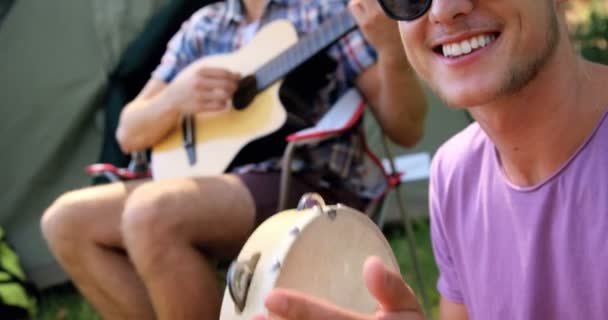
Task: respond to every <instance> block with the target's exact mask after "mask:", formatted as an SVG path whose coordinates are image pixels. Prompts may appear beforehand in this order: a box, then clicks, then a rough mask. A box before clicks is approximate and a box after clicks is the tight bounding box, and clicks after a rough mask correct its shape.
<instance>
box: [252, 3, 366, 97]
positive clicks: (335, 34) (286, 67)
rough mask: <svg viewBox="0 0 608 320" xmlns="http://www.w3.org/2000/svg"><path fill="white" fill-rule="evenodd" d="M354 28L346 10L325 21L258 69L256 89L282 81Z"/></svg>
mask: <svg viewBox="0 0 608 320" xmlns="http://www.w3.org/2000/svg"><path fill="white" fill-rule="evenodd" d="M356 26H357V24H356V22H355V20H354V18H353V17H352V15H351V14H350V11H348V10H343V11H342V12H340V13H339V14H338V15H336V16H334V17H332V18H331V19H330V20H327V21H325V22H324V23H322V24H321V25H320V26H319V28H317V29H316V30H315V31H313V32H311V33H309V34H308V35H306V36H305V37H303V38H302V39H301V40H300V41H298V42H297V43H296V44H294V45H293V46H291V47H290V48H289V49H287V50H285V51H284V52H283V53H281V54H280V55H279V56H277V57H276V58H274V59H273V60H271V61H270V62H268V63H266V64H265V65H263V66H262V67H261V68H260V69H258V71H256V73H255V79H256V82H257V89H258V90H263V89H265V88H267V87H268V86H270V85H271V84H273V83H274V82H276V81H277V80H279V79H282V78H283V77H285V76H286V75H287V74H288V73H289V72H291V71H292V70H294V69H295V68H297V67H298V66H300V65H301V64H302V63H303V62H305V61H306V60H308V59H310V58H311V57H313V56H314V55H316V54H317V53H319V52H320V51H321V50H323V49H325V48H327V47H329V46H330V45H331V44H333V43H334V42H336V41H338V39H340V37H342V36H343V35H344V34H346V33H347V32H349V31H351V30H353V29H355V27H356Z"/></svg>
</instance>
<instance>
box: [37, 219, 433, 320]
mask: <svg viewBox="0 0 608 320" xmlns="http://www.w3.org/2000/svg"><path fill="white" fill-rule="evenodd" d="M385 233H386V236H387V238H388V239H389V242H390V244H391V246H392V247H393V250H394V252H395V255H396V256H397V260H398V261H399V266H400V269H401V273H402V274H403V277H404V279H405V280H406V281H407V282H408V283H409V284H410V286H412V288H413V289H414V291H416V292H417V294H418V295H419V292H420V290H419V288H418V287H417V283H416V277H415V274H414V271H413V270H414V269H413V267H412V261H411V259H410V258H409V250H408V246H407V242H406V240H405V234H404V232H403V229H402V228H399V227H398V226H391V227H388V228H387V231H386V232H385ZM414 236H415V242H416V255H417V258H418V262H419V264H420V268H421V270H422V275H423V283H424V285H425V287H426V292H427V294H428V295H429V298H430V299H429V300H430V305H431V315H432V317H433V319H435V318H436V317H437V303H438V300H439V297H438V295H437V292H436V290H435V282H436V280H437V267H436V266H435V261H434V258H433V254H432V250H431V243H430V236H429V225H428V222H426V221H419V222H417V223H415V225H414ZM419 296H420V295H419ZM37 319H40V320H89V319H91V320H93V319H100V317H99V316H98V315H97V314H96V313H95V311H94V310H93V308H92V307H91V305H89V304H88V303H87V301H86V300H85V299H84V298H83V297H82V296H81V295H80V294H79V293H78V291H76V290H75V289H74V287H73V286H71V285H69V284H68V285H62V286H59V287H54V288H51V289H48V290H45V291H43V292H42V294H41V297H40V304H39V314H38V317H37Z"/></svg>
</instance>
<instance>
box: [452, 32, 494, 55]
mask: <svg viewBox="0 0 608 320" xmlns="http://www.w3.org/2000/svg"><path fill="white" fill-rule="evenodd" d="M494 40H496V36H495V35H481V36H476V37H473V38H470V39H467V40H463V41H460V42H458V43H449V44H444V45H443V46H442V50H443V56H444V57H459V56H462V55H465V54H469V53H471V52H473V51H475V50H477V49H480V48H483V47H485V46H487V45H489V44H490V43H492V42H494Z"/></svg>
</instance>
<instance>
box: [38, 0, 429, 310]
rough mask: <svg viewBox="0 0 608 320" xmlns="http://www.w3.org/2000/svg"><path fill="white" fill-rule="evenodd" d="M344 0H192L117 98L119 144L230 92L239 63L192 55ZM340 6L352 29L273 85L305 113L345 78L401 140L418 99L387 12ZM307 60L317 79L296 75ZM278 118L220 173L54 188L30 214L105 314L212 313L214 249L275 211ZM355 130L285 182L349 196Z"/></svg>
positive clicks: (311, 24) (153, 140)
mask: <svg viewBox="0 0 608 320" xmlns="http://www.w3.org/2000/svg"><path fill="white" fill-rule="evenodd" d="M345 8H347V1H345V0H269V1H259V0H242V1H239V0H226V1H223V2H220V3H217V4H213V5H210V6H206V7H204V8H202V9H201V10H200V11H198V12H197V13H195V14H194V15H193V16H192V18H191V19H190V20H189V21H187V22H186V23H184V25H183V27H182V29H181V31H179V32H178V33H177V34H176V35H175V36H174V38H173V39H172V40H171V42H170V43H169V45H168V49H167V52H166V54H165V56H164V58H163V59H162V62H161V63H160V65H159V66H158V68H157V69H156V70H155V71H154V73H153V74H152V77H151V79H150V80H149V82H148V83H147V84H146V86H145V87H144V88H143V90H142V91H141V93H140V94H139V95H138V96H137V97H136V98H135V99H134V101H132V102H131V103H129V104H128V105H127V106H126V108H125V109H124V111H123V113H122V115H121V119H120V124H119V128H118V132H117V133H116V135H117V138H118V140H119V143H120V145H121V147H122V149H123V151H124V152H133V151H137V150H143V149H146V148H150V147H152V146H154V145H155V144H157V143H158V142H159V141H161V140H162V139H163V138H164V137H165V136H167V135H168V134H169V133H170V132H171V131H172V130H174V129H175V127H176V126H177V124H178V123H179V119H180V118H181V117H183V116H185V115H192V114H200V113H214V112H218V111H219V112H222V111H223V110H225V108H227V106H228V105H230V101H231V99H232V97H233V94H234V93H235V91H236V90H237V87H238V85H239V80H240V79H241V76H243V75H240V74H236V73H234V72H231V71H229V70H226V69H222V68H211V67H206V66H203V65H201V64H199V63H197V61H198V59H199V58H204V57H207V56H212V55H215V54H222V53H228V52H231V51H234V50H237V49H239V48H240V47H241V46H243V45H245V44H246V43H247V41H248V40H249V39H251V38H252V37H253V36H254V34H255V33H256V32H257V30H258V29H260V28H262V27H263V26H264V25H266V24H268V23H270V22H272V21H275V20H277V19H287V20H288V21H290V22H291V23H292V24H293V26H294V27H295V28H296V30H297V32H298V33H299V34H301V35H304V34H308V33H310V32H312V31H313V30H315V28H317V27H318V26H319V24H320V23H321V22H322V21H324V20H328V19H331V17H332V16H333V15H335V14H336V13H337V12H340V11H342V10H344V9H345ZM348 10H350V12H351V13H352V15H353V17H354V19H355V20H356V22H357V24H358V26H359V27H360V31H353V32H351V33H349V34H347V35H346V36H345V37H344V38H342V39H341V40H339V41H338V42H337V43H336V44H334V45H332V46H330V47H329V48H328V50H327V51H326V53H327V54H326V55H322V56H321V58H317V57H315V58H314V59H313V60H314V61H315V63H314V64H313V66H314V68H313V67H310V66H309V65H308V64H305V65H304V66H303V67H301V68H299V69H300V70H299V71H301V72H303V73H304V74H305V75H306V76H300V77H298V76H297V75H296V76H295V77H296V80H293V81H291V82H292V83H296V84H300V85H301V84H302V81H309V82H308V83H305V84H304V85H303V86H301V87H300V88H298V89H302V90H304V93H300V92H299V91H298V90H296V94H292V93H293V92H292V91H287V92H284V93H283V96H284V98H285V99H286V101H284V102H285V104H286V105H287V107H288V109H289V107H290V106H291V103H290V102H293V105H298V103H297V102H298V101H300V102H301V103H300V105H299V108H298V106H296V107H295V109H300V110H301V109H305V108H302V106H303V105H304V106H306V105H308V107H309V110H304V112H303V113H298V112H297V111H296V112H294V113H295V117H294V118H296V119H297V118H302V119H303V120H304V122H309V123H312V122H314V120H316V119H314V118H316V117H318V115H319V114H321V113H322V112H323V111H324V110H326V109H327V108H328V107H329V106H331V104H332V103H333V102H334V101H335V100H336V98H338V97H339V96H340V95H341V94H343V93H344V92H345V91H346V90H347V89H348V88H350V87H353V86H356V87H357V88H358V89H359V91H360V92H361V93H362V95H363V96H364V97H365V99H366V100H367V102H369V104H370V105H371V107H372V110H373V112H374V113H375V115H376V116H377V118H378V120H379V122H380V125H381V126H382V128H383V130H384V132H385V133H386V134H387V135H388V136H389V137H390V138H391V139H392V140H393V141H395V142H396V143H398V144H401V145H403V146H406V147H407V146H412V145H414V144H415V143H416V142H417V141H418V140H419V139H420V138H421V136H422V131H423V125H424V119H425V115H426V104H425V100H424V96H423V93H422V90H421V88H420V86H419V84H418V82H417V79H416V77H415V75H414V73H413V71H412V70H411V68H410V66H409V64H408V62H407V57H406V56H405V53H404V51H403V48H402V46H401V43H400V39H399V33H398V31H397V27H396V23H395V22H394V21H391V20H390V19H388V18H387V17H386V16H385V15H384V13H383V12H382V10H381V8H380V6H379V5H378V3H377V2H376V1H375V0H353V1H350V3H348ZM327 57H329V58H327ZM317 68H318V70H317ZM328 70H329V72H327V71H328ZM316 71H319V72H320V73H322V74H323V76H322V77H321V78H322V79H321V80H323V81H321V82H317V81H316V80H310V79H309V78H308V77H309V75H311V74H314V73H316ZM324 71H325V72H324ZM326 73H328V74H329V76H325V74H326ZM285 82H286V85H287V83H288V82H290V80H289V79H287V80H286V81H285ZM319 83H321V84H322V86H321V87H319V85H318V84H319ZM315 86H316V87H315ZM311 87H314V89H315V90H314V92H313V91H311V90H310V89H311ZM287 101H288V102H287ZM302 101H303V102H302ZM302 114H303V115H304V117H302V116H301V115H302ZM298 115H299V116H300V117H298ZM307 117H308V118H307ZM302 119H300V120H302ZM291 123H292V122H290V121H289V120H288V123H287V125H286V127H287V128H288V129H289V125H290V124H291ZM296 123H297V121H296ZM281 132H282V131H281V130H280V131H279V138H276V137H275V138H274V140H272V139H273V137H269V139H270V140H267V141H265V142H264V141H262V142H260V145H261V147H259V148H250V149H249V150H244V151H243V152H242V153H244V154H245V155H244V156H243V155H239V157H237V159H236V160H235V164H233V165H232V166H231V167H230V169H229V171H228V173H226V174H218V175H217V176H209V177H187V178H175V179H164V180H160V181H133V182H124V183H113V184H109V185H104V186H98V187H92V188H85V189H81V190H77V191H72V192H69V193H66V194H65V195H63V196H61V197H60V198H59V199H58V200H56V201H55V203H54V204H53V205H52V206H51V207H50V208H49V209H48V210H47V211H46V212H45V214H44V217H43V219H42V229H43V233H44V235H45V238H46V239H47V241H48V244H49V247H50V248H51V250H52V251H53V253H54V254H55V256H56V257H57V259H58V261H59V262H60V263H61V265H62V266H63V267H64V268H65V270H66V271H67V272H68V273H69V275H70V277H71V279H72V280H73V281H74V283H75V285H76V286H77V287H78V288H79V290H80V291H81V292H82V293H83V294H84V295H85V296H86V298H87V299H88V300H89V301H90V302H91V303H92V304H93V305H94V306H95V308H96V309H97V310H98V311H99V312H100V313H101V315H102V316H103V317H104V318H106V319H153V318H157V319H217V318H218V313H219V308H220V301H221V292H220V288H218V284H217V281H216V274H215V270H214V267H213V262H214V261H217V260H224V259H229V258H232V257H233V256H234V255H235V254H236V253H237V252H238V250H239V249H240V247H241V246H242V244H243V243H244V242H245V240H246V239H247V237H248V236H249V234H250V233H251V232H252V230H253V229H254V228H255V227H256V226H257V225H258V224H259V223H260V222H261V221H263V220H264V219H265V218H267V217H268V216H269V215H271V214H272V213H274V212H275V210H276V203H277V197H276V195H277V190H278V185H279V179H278V178H279V174H278V172H277V169H276V166H275V164H276V161H277V159H278V155H280V154H281V152H282V151H283V150H282V145H283V144H282V142H283V141H284V135H283V136H280V135H281ZM356 141H357V140H356V139H354V132H349V133H347V134H345V135H343V136H341V137H339V138H337V139H334V140H331V141H329V142H326V143H323V144H321V145H320V146H319V147H318V148H313V149H314V150H309V153H308V154H306V155H305V156H303V157H302V160H303V162H304V168H303V169H302V170H301V172H302V173H301V174H296V176H295V178H294V180H293V186H292V189H295V190H296V191H297V192H294V194H297V195H299V194H301V193H302V192H306V191H317V192H320V193H321V194H323V196H324V197H325V198H326V200H328V202H338V201H339V202H343V203H346V204H348V205H350V206H352V207H355V208H360V207H361V204H362V203H361V202H362V201H361V200H360V197H359V194H358V192H359V191H360V190H358V189H360V185H358V182H357V176H358V174H359V173H358V171H357V168H358V166H359V165H360V164H361V152H360V148H361V147H360V145H358V144H357V142H356ZM210 156H213V155H210ZM319 176H322V177H323V178H322V179H320V178H318V177H319ZM327 177H330V178H333V179H326V178H327ZM323 184H326V185H325V187H323V186H322V185H323ZM327 184H328V185H329V187H328V186H327ZM294 199H297V196H295V197H294ZM289 205H290V206H295V204H294V203H293V202H292V203H290V204H289Z"/></svg>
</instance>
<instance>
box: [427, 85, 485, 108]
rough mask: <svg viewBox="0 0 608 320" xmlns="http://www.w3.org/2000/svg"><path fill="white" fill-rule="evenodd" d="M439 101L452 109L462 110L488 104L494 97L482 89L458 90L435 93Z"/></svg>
mask: <svg viewBox="0 0 608 320" xmlns="http://www.w3.org/2000/svg"><path fill="white" fill-rule="evenodd" d="M435 92H436V93H437V94H438V95H439V97H440V98H441V100H443V102H444V103H445V104H446V105H447V106H449V107H450V108H453V109H464V108H469V107H475V106H481V105H485V104H488V103H490V102H491V101H493V100H494V99H495V98H496V95H491V94H487V93H486V92H485V91H484V90H483V89H481V88H478V89H477V90H466V91H465V90H460V91H457V92H442V91H437V90H436V91H435Z"/></svg>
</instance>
